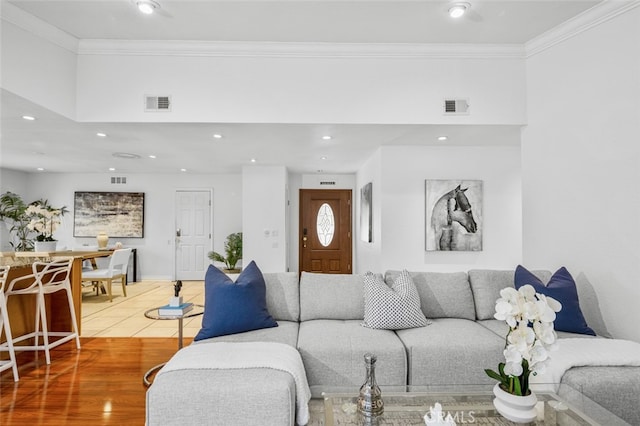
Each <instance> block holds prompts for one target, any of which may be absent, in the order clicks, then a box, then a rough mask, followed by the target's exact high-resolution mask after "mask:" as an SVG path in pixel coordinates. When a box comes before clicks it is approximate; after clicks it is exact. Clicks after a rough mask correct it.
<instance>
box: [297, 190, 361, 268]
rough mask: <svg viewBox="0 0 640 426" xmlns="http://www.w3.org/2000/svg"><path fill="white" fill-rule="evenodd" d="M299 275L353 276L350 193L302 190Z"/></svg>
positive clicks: (347, 191) (345, 191)
mask: <svg viewBox="0 0 640 426" xmlns="http://www.w3.org/2000/svg"><path fill="white" fill-rule="evenodd" d="M298 235H299V251H298V253H299V255H298V256H299V271H300V272H301V273H302V271H306V272H317V273H325V274H351V273H352V267H351V258H352V231H351V190H350V189H301V190H300V230H299V234H298Z"/></svg>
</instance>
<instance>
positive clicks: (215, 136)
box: [213, 133, 222, 139]
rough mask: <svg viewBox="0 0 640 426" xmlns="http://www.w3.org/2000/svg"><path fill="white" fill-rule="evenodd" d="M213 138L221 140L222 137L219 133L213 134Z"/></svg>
mask: <svg viewBox="0 0 640 426" xmlns="http://www.w3.org/2000/svg"><path fill="white" fill-rule="evenodd" d="M213 137H214V138H216V139H222V135H221V134H220V133H214V135H213Z"/></svg>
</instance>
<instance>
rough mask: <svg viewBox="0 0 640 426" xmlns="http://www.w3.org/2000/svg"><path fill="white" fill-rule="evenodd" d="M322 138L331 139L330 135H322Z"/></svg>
mask: <svg viewBox="0 0 640 426" xmlns="http://www.w3.org/2000/svg"><path fill="white" fill-rule="evenodd" d="M322 139H324V140H325V141H328V140H331V136H330V135H324V136H323V137H322Z"/></svg>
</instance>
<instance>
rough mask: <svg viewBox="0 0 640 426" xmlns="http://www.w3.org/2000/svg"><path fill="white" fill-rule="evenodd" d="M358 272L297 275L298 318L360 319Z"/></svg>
mask: <svg viewBox="0 0 640 426" xmlns="http://www.w3.org/2000/svg"><path fill="white" fill-rule="evenodd" d="M363 285H364V283H363V281H362V275H352V274H316V273H312V272H302V276H301V277H300V320H301V321H308V320H314V319H341V320H362V319H364V290H363Z"/></svg>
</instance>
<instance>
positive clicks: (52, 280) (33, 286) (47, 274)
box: [0, 257, 80, 364]
mask: <svg viewBox="0 0 640 426" xmlns="http://www.w3.org/2000/svg"><path fill="white" fill-rule="evenodd" d="M72 263H73V258H70V257H64V258H58V259H55V260H52V261H50V262H40V261H36V262H34V263H33V265H32V270H33V273H32V274H29V275H26V276H24V277H19V278H16V279H14V280H12V281H11V283H9V286H8V288H7V292H6V297H7V299H8V298H9V297H10V296H18V295H35V296H36V318H35V331H33V332H30V333H27V334H24V335H22V336H18V337H14V338H13V344H14V346H13V347H14V350H16V351H41V350H44V352H45V357H46V360H47V364H51V358H50V356H49V350H50V349H53V348H55V347H56V346H59V345H61V344H63V343H66V342H68V341H70V340H72V339H75V341H76V347H77V348H78V349H80V336H79V333H78V322H77V320H76V312H75V309H74V305H73V296H72V294H71V281H70V278H69V277H70V274H71V265H72ZM27 280H30V282H29V283H28V285H27V286H25V287H23V288H16V287H17V286H16V284H18V283H20V282H21V281H27ZM57 291H65V292H66V293H67V300H68V302H69V313H70V314H71V323H72V324H73V331H49V325H48V323H47V312H46V305H45V298H44V296H45V294H51V293H55V292H57ZM40 326H42V330H40ZM40 337H42V339H43V344H41V345H40V344H38V340H39V338H40ZM49 337H60V338H59V339H57V340H55V341H54V342H49ZM27 339H34V344H33V345H29V346H23V345H16V343H19V342H22V341H24V340H27ZM0 350H2V351H4V350H6V349H5V344H2V345H0Z"/></svg>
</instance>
